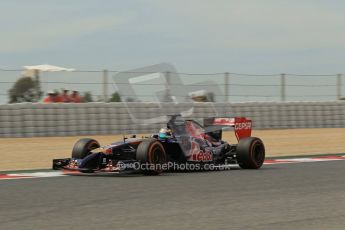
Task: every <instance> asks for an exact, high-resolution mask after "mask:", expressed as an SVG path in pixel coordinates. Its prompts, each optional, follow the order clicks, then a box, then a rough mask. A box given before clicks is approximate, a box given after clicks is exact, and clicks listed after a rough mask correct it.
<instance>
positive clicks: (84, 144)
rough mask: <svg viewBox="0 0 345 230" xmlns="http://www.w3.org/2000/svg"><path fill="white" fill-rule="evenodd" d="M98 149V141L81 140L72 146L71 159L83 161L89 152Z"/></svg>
mask: <svg viewBox="0 0 345 230" xmlns="http://www.w3.org/2000/svg"><path fill="white" fill-rule="evenodd" d="M99 147H100V144H99V143H98V141H96V140H94V139H91V138H83V139H80V140H79V141H77V142H76V143H75V144H74V147H73V150H72V158H77V159H83V158H85V157H86V156H87V155H89V154H90V152H91V150H93V149H97V148H99Z"/></svg>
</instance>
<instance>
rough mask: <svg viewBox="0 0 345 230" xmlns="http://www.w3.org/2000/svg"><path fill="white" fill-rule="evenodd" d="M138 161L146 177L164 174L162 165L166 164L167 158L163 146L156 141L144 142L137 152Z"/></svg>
mask: <svg viewBox="0 0 345 230" xmlns="http://www.w3.org/2000/svg"><path fill="white" fill-rule="evenodd" d="M136 159H137V160H138V161H139V162H140V164H141V166H142V167H141V170H142V171H143V173H144V174H145V175H158V174H160V173H162V171H163V170H162V167H161V166H162V165H163V164H165V163H166V160H167V156H166V153H165V150H164V147H163V145H162V144H161V143H160V142H159V141H157V140H156V139H145V140H143V141H142V142H141V143H140V144H139V146H138V148H137V152H136Z"/></svg>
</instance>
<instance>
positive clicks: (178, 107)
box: [0, 101, 345, 137]
mask: <svg viewBox="0 0 345 230" xmlns="http://www.w3.org/2000/svg"><path fill="white" fill-rule="evenodd" d="M160 106H161V107H159V104H156V103H135V102H133V103H83V104H31V103H25V104H10V105H0V137H34V136H73V135H100V134H121V133H124V134H129V133H148V132H157V130H158V129H159V128H160V127H162V126H164V124H165V121H164V120H161V119H160V116H161V115H165V114H177V113H179V112H181V111H185V112H186V111H189V112H191V111H192V115H191V116H190V118H193V119H200V120H201V119H202V118H204V117H211V116H228V117H229V116H230V117H232V116H245V117H248V118H251V119H252V120H253V125H254V128H255V129H285V128H330V127H345V102H344V101H335V102H286V103H281V102H260V103H259V102H255V103H254V102H253V103H182V104H174V103H164V104H161V105H160ZM129 110H130V111H132V112H131V114H132V115H133V116H134V117H135V118H136V119H137V120H135V119H134V120H133V119H131V116H130V115H129V112H128V111H129ZM151 118H155V119H153V121H154V122H156V123H151V124H145V123H147V121H145V122H144V121H143V120H142V119H151ZM151 121H152V120H151Z"/></svg>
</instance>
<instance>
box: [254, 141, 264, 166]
mask: <svg viewBox="0 0 345 230" xmlns="http://www.w3.org/2000/svg"><path fill="white" fill-rule="evenodd" d="M253 157H254V160H255V162H256V163H257V164H259V165H260V164H262V163H263V162H264V159H265V149H264V147H263V145H262V144H261V143H256V145H254V149H253Z"/></svg>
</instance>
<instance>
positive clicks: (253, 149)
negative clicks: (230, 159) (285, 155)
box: [236, 137, 265, 169]
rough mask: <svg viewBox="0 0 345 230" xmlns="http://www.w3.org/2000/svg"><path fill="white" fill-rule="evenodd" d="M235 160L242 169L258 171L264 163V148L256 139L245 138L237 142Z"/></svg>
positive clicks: (259, 140)
mask: <svg viewBox="0 0 345 230" xmlns="http://www.w3.org/2000/svg"><path fill="white" fill-rule="evenodd" d="M236 159H237V163H238V164H239V166H240V167H241V168H243V169H258V168H260V167H261V166H262V165H263V163H264V161H265V146H264V144H263V142H262V140H261V139H259V138H257V137H247V138H244V139H241V140H240V141H239V142H238V145H237V149H236Z"/></svg>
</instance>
